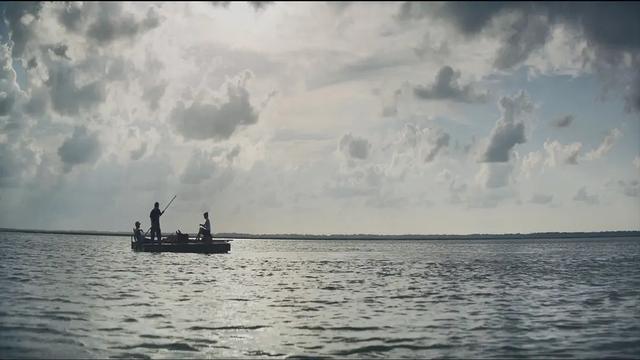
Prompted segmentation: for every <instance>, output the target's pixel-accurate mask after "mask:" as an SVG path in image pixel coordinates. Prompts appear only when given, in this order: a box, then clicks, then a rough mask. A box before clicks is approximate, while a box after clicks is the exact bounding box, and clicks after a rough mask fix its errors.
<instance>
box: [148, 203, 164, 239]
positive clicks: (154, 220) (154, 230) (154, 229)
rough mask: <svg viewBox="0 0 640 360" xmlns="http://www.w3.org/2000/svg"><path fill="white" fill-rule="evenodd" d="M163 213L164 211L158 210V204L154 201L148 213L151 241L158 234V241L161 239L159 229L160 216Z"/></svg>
mask: <svg viewBox="0 0 640 360" xmlns="http://www.w3.org/2000/svg"><path fill="white" fill-rule="evenodd" d="M162 214H164V211H160V204H159V203H158V202H157V201H156V203H155V204H153V210H151V213H150V214H149V218H151V241H153V238H154V236H155V235H156V234H157V235H158V242H160V240H161V239H162V231H160V216H162Z"/></svg>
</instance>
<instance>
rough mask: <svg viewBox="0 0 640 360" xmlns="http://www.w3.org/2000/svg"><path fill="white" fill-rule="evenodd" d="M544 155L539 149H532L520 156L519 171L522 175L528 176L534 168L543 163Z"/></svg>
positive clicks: (534, 170) (532, 172) (533, 171)
mask: <svg viewBox="0 0 640 360" xmlns="http://www.w3.org/2000/svg"><path fill="white" fill-rule="evenodd" d="M543 161H544V155H543V154H542V153H541V152H539V151H532V152H530V153H528V154H527V155H525V156H524V157H523V158H522V163H521V165H520V171H521V172H522V175H524V176H525V177H527V178H529V177H531V176H532V175H533V174H534V173H535V172H536V170H537V169H538V168H539V167H540V166H542V165H543Z"/></svg>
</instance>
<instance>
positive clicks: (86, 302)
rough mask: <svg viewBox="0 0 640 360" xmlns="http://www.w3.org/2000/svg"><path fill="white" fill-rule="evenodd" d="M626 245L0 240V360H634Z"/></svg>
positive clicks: (638, 341)
mask: <svg viewBox="0 0 640 360" xmlns="http://www.w3.org/2000/svg"><path fill="white" fill-rule="evenodd" d="M639 240H640V239H574V240H548V241H545V240H512V241H509V240H493V241H492V240H482V241H480V240H477V241H469V240H461V241H396V242H393V241H351V240H349V241H297V240H273V241H269V240H235V241H234V242H233V243H232V248H231V253H229V254H219V255H199V254H168V253H166V254H150V253H134V252H132V251H131V250H130V249H129V243H128V242H129V239H127V238H108V237H91V236H62V235H35V234H16V233H0V356H2V357H51V356H55V357H65V358H66V357H75V358H78V357H127V358H131V357H142V358H145V357H153V358H157V357H171V358H175V357H188V358H193V357H243V358H246V357H256V358H266V357H280V358H284V357H297V356H326V357H340V358H344V357H368V358H370V357H394V358H397V357H413V358H415V357H451V356H453V357H464V358H477V357H482V358H486V357H518V356H529V357H551V358H558V357H567V356H570V357H598V358H600V357H628V358H633V357H637V354H640V311H639V309H640V293H639V289H640V241H639Z"/></svg>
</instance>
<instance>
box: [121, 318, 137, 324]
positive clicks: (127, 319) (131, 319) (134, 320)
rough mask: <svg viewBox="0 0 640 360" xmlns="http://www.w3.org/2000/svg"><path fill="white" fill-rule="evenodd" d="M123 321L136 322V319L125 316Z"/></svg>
mask: <svg viewBox="0 0 640 360" xmlns="http://www.w3.org/2000/svg"><path fill="white" fill-rule="evenodd" d="M122 321H124V322H127V323H130V322H138V320H136V319H134V318H125V319H124V320H122Z"/></svg>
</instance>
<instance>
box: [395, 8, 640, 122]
mask: <svg viewBox="0 0 640 360" xmlns="http://www.w3.org/2000/svg"><path fill="white" fill-rule="evenodd" d="M638 13H640V4H639V3H629V4H625V6H618V5H616V4H612V3H607V2H580V3H563V2H494V3H491V4H477V3H474V2H446V3H443V4H433V5H432V4H423V3H414V2H407V3H404V4H403V5H402V6H401V7H400V13H399V14H398V19H400V20H403V21H407V20H420V19H422V18H425V17H427V16H431V17H434V18H441V19H445V20H446V21H448V22H449V23H451V24H453V26H454V27H455V28H457V29H458V31H459V32H460V33H462V34H464V35H466V36H468V37H474V36H477V35H478V34H483V35H490V36H493V37H497V38H498V39H499V40H500V41H501V46H500V47H499V49H498V52H497V54H496V58H495V62H494V65H495V67H496V68H498V69H509V68H515V67H516V66H517V65H519V64H522V63H523V62H524V61H526V60H527V58H528V57H529V56H530V55H531V54H532V53H533V52H534V51H535V50H537V49H540V48H541V47H543V46H544V45H545V44H546V43H547V42H548V41H549V39H550V32H551V30H552V29H553V28H554V27H556V26H562V27H564V28H566V29H569V30H571V31H573V33H575V34H578V35H580V36H582V37H583V38H584V39H585V40H586V42H587V44H588V46H589V51H590V52H591V55H590V56H587V57H586V58H585V59H586V60H587V61H585V65H591V66H593V67H594V68H595V69H596V70H597V71H598V72H599V73H600V74H601V75H602V76H603V77H611V76H612V75H611V74H612V73H614V71H612V70H619V69H625V71H630V72H632V73H633V74H634V75H632V76H624V80H623V84H622V85H623V86H622V88H625V89H626V90H625V92H626V94H625V96H624V98H625V100H626V105H625V107H626V109H627V110H628V111H640V71H638V68H640V36H639V35H640V28H639V25H638V19H637V14H638ZM625 53H626V54H631V55H632V57H631V58H632V59H633V60H632V61H631V62H629V61H627V60H625V59H627V56H625Z"/></svg>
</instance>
